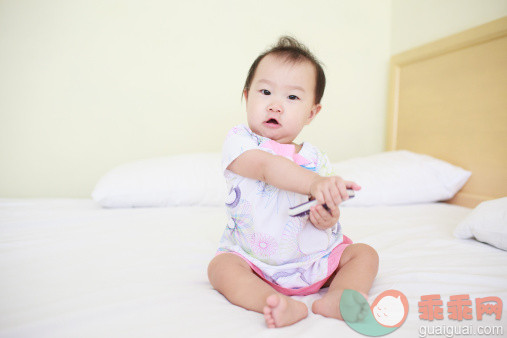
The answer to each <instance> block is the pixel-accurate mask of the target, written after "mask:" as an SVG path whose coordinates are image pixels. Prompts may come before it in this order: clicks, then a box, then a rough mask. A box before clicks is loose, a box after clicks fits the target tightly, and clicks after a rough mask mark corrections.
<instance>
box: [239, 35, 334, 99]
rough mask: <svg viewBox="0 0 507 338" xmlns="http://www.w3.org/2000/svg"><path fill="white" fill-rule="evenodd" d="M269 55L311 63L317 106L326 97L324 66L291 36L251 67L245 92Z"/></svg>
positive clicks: (268, 51) (265, 53)
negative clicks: (314, 76) (313, 67)
mask: <svg viewBox="0 0 507 338" xmlns="http://www.w3.org/2000/svg"><path fill="white" fill-rule="evenodd" d="M268 54H275V55H277V56H282V57H285V58H286V59H287V61H292V62H294V63H296V62H302V61H309V62H310V63H311V64H312V65H314V66H315V73H316V78H315V104H318V103H320V100H321V99H322V96H323V95H324V89H325V87H326V76H325V75H324V70H323V69H322V65H321V63H320V61H319V60H317V58H316V57H315V56H314V55H313V54H312V53H311V52H310V50H309V49H308V48H307V47H306V46H305V45H303V44H302V43H300V42H299V41H297V40H296V39H295V38H293V37H291V36H282V37H280V39H279V40H278V43H277V44H276V45H274V46H273V47H271V48H270V49H268V50H267V51H265V52H264V53H262V54H261V55H259V56H258V57H257V59H255V61H254V62H253V63H252V66H250V70H249V71H248V76H247V77H246V81H245V86H244V87H243V92H245V91H247V92H248V91H249V90H250V85H251V84H252V80H253V78H254V75H255V71H256V70H257V67H258V66H259V63H260V62H261V60H262V59H263V58H264V57H265V56H266V55H268Z"/></svg>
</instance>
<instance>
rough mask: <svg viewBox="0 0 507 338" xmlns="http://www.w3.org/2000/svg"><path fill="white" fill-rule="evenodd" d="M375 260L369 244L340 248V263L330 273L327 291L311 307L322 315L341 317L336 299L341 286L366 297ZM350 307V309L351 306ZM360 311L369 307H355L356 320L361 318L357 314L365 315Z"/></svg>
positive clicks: (339, 298)
mask: <svg viewBox="0 0 507 338" xmlns="http://www.w3.org/2000/svg"><path fill="white" fill-rule="evenodd" d="M378 261H379V259H378V254H377V252H376V251H375V250H374V249H373V248H372V247H370V246H368V245H366V244H351V245H349V246H348V247H347V248H346V249H345V250H344V251H343V254H342V257H341V258H340V264H339V265H338V269H337V272H336V274H335V276H334V277H332V278H333V279H332V280H331V284H330V285H329V290H328V292H327V293H326V294H325V295H324V296H323V297H322V298H321V299H319V300H316V301H315V302H314V303H313V305H312V311H313V312H314V313H316V314H320V315H323V316H325V317H332V318H337V319H341V320H343V318H342V315H341V312H340V300H341V296H342V293H343V290H345V289H351V290H355V291H358V292H360V293H361V294H362V295H363V296H364V297H365V298H366V299H368V292H369V291H370V288H371V285H372V284H373V280H374V279H375V276H376V275H377V271H378ZM352 303H353V304H352ZM352 303H351V304H350V306H351V307H355V306H357V303H356V302H352ZM345 305H346V304H345ZM350 310H351V311H352V312H353V311H354V309H353V308H351V309H350ZM364 311H370V309H369V308H367V309H362V308H357V320H361V319H362V318H361V317H363V316H364V315H365V313H363V312H364ZM349 317H350V316H349Z"/></svg>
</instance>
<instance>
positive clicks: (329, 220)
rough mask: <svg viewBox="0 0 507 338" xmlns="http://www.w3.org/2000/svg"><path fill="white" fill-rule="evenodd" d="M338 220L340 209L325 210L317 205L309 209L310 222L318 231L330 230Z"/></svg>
mask: <svg viewBox="0 0 507 338" xmlns="http://www.w3.org/2000/svg"><path fill="white" fill-rule="evenodd" d="M339 218H340V208H338V207H336V208H334V209H333V210H329V211H328V210H326V208H324V206H323V205H321V204H319V205H316V206H314V207H311V208H310V222H312V224H313V226H314V227H316V228H317V229H319V230H326V229H329V228H332V227H333V226H334V225H335V224H336V222H338V219H339Z"/></svg>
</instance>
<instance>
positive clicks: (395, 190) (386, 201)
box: [333, 150, 471, 206]
mask: <svg viewBox="0 0 507 338" xmlns="http://www.w3.org/2000/svg"><path fill="white" fill-rule="evenodd" d="M333 167H334V169H335V173H336V174H337V175H339V176H341V177H342V178H344V179H345V180H350V181H355V182H356V183H358V184H359V185H360V186H361V187H362V189H361V190H360V191H358V192H357V193H356V197H355V198H353V199H350V200H348V201H346V202H344V206H345V205H346V206H371V205H393V204H411V203H428V202H436V201H443V200H448V199H450V198H451V197H453V196H454V195H455V194H456V193H457V192H458V191H459V190H460V189H461V188H462V187H463V185H464V184H465V183H466V181H467V180H468V178H469V177H470V175H471V173H470V172H469V171H466V170H464V169H462V168H459V167H456V166H454V165H452V164H450V163H447V162H444V161H442V160H438V159H436V158H433V157H431V156H428V155H422V154H416V153H413V152H410V151H406V150H398V151H390V152H384V153H380V154H376V155H372V156H367V157H360V158H354V159H351V160H346V161H342V162H339V163H335V164H333Z"/></svg>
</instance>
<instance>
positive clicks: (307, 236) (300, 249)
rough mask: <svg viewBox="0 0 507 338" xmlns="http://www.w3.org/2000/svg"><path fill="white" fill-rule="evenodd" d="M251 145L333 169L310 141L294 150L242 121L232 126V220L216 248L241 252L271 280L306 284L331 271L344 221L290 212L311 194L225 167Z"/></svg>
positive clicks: (228, 155) (226, 155) (225, 160)
mask: <svg viewBox="0 0 507 338" xmlns="http://www.w3.org/2000/svg"><path fill="white" fill-rule="evenodd" d="M251 149H259V150H263V151H266V152H269V153H271V154H277V155H281V156H284V157H286V158H289V159H290V160H292V161H294V162H296V163H297V164H299V165H300V166H302V167H304V168H306V169H308V170H312V171H314V172H317V173H319V174H320V175H322V176H329V175H330V174H332V168H331V164H330V162H329V159H328V158H327V156H326V155H325V154H323V153H322V152H320V151H319V150H318V149H317V148H316V147H314V146H312V145H311V144H309V143H307V142H305V143H304V144H303V146H302V148H301V150H300V152H299V153H295V146H294V145H291V144H289V145H287V144H280V143H277V142H275V141H273V140H271V139H268V138H265V137H262V136H259V135H256V134H255V133H253V132H252V131H251V130H250V129H249V128H248V127H247V126H244V125H239V126H236V127H234V128H233V129H232V130H231V131H230V132H229V133H228V135H227V138H226V140H225V143H224V147H223V157H222V166H223V169H224V175H225V178H226V182H227V186H228V191H229V195H228V197H227V200H226V209H227V216H228V222H227V226H226V228H225V230H224V233H223V235H222V238H221V240H220V247H219V249H218V253H222V252H233V253H236V254H239V255H240V256H242V257H243V258H244V259H246V260H248V262H249V263H250V264H251V265H254V266H255V267H257V268H258V269H259V270H260V271H262V273H263V274H264V276H263V277H264V278H265V279H266V280H267V281H269V282H271V283H273V284H276V285H279V286H281V287H284V288H291V289H297V288H304V287H308V286H310V285H312V284H314V283H316V282H318V281H321V280H323V279H325V278H326V277H328V276H329V274H330V272H329V269H328V258H329V255H330V253H331V251H332V250H333V249H334V248H335V247H336V246H337V245H339V244H340V243H342V241H343V235H342V232H341V227H340V224H339V223H337V224H335V226H334V227H332V228H331V229H328V230H319V229H317V228H315V227H314V226H313V225H312V224H311V222H310V220H309V218H308V216H303V217H291V216H289V215H288V210H289V208H290V207H293V206H296V205H298V204H301V203H304V202H306V201H308V196H306V195H301V194H297V193H294V192H291V191H285V190H281V189H278V188H276V187H274V186H272V185H269V184H267V183H264V182H262V181H258V180H254V179H250V178H245V177H242V176H239V175H237V174H235V173H233V172H231V171H230V170H227V167H228V166H229V164H230V163H231V162H232V161H233V160H234V159H236V158H237V157H238V156H239V155H241V154H242V153H243V152H245V151H247V150H251Z"/></svg>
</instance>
